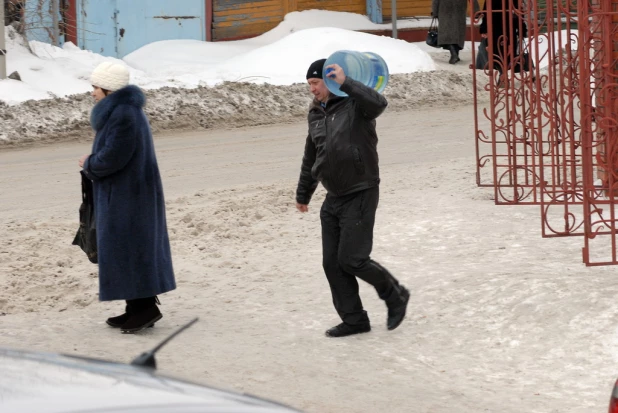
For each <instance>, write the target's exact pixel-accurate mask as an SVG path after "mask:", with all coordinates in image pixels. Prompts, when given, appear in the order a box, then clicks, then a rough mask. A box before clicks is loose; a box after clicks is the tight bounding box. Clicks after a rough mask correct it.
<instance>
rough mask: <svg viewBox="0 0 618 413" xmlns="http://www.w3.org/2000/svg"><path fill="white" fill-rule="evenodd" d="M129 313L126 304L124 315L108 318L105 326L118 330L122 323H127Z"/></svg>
mask: <svg viewBox="0 0 618 413" xmlns="http://www.w3.org/2000/svg"><path fill="white" fill-rule="evenodd" d="M130 312H131V310H130V308H129V304H127V306H126V307H125V310H124V314H122V315H119V316H116V317H110V318H108V319H107V321H106V323H107V325H108V326H110V327H114V328H120V327H121V326H122V325H123V324H124V323H126V322H127V321H129V317H131V315H130V314H129V313H130Z"/></svg>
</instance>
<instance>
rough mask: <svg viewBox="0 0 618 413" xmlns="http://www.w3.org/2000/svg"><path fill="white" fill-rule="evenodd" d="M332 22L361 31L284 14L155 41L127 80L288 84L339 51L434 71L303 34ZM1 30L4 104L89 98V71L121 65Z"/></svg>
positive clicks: (367, 45) (368, 39)
mask: <svg viewBox="0 0 618 413" xmlns="http://www.w3.org/2000/svg"><path fill="white" fill-rule="evenodd" d="M325 16H330V17H329V18H326V17H325ZM334 16H340V17H341V21H340V22H339V24H341V25H343V26H345V27H350V28H366V27H367V25H366V22H365V23H364V22H363V20H364V19H366V17H364V16H361V15H355V14H353V13H336V12H334V14H333V12H331V13H316V11H313V12H312V13H306V12H298V13H291V17H288V18H286V20H285V21H284V22H282V23H281V24H280V25H279V26H277V27H276V28H275V29H273V30H271V31H270V32H268V33H265V34H264V35H262V36H259V37H256V38H253V39H248V40H242V41H233V42H214V43H212V42H200V41H195V40H169V41H162V42H155V43H152V44H149V45H147V46H144V47H143V48H141V49H139V50H136V51H135V52H133V53H131V54H130V55H128V56H126V57H125V58H124V62H125V64H127V66H129V68H130V71H131V79H132V82H133V83H135V84H137V85H138V86H140V87H142V88H144V89H159V88H162V87H181V88H195V87H198V86H213V85H216V84H220V83H222V82H225V81H247V82H253V83H270V84H275V85H291V84H293V83H298V82H304V81H305V73H306V68H307V67H308V66H309V64H310V63H311V62H312V61H314V60H316V59H319V58H322V57H325V56H328V55H330V54H331V53H333V52H334V51H336V50H340V49H349V50H359V51H374V52H377V53H379V54H380V55H382V57H384V59H385V60H386V62H387V63H388V65H389V68H390V70H391V73H414V72H418V71H427V70H433V69H435V65H434V63H433V61H432V59H431V57H430V56H429V55H428V54H427V53H426V52H424V51H422V50H421V49H419V48H418V47H417V46H416V45H414V44H410V43H407V42H405V41H401V40H396V39H392V38H390V37H379V36H375V35H370V34H366V33H360V32H354V31H350V30H344V29H340V28H324V27H322V28H307V29H305V30H303V28H305V27H312V26H314V25H315V24H317V23H316V22H317V20H319V19H321V18H325V22H331V23H333V24H334V23H336V21H335V20H336V19H335V18H334ZM366 20H367V22H368V21H369V20H368V19H366ZM361 23H362V24H361ZM369 23H371V22H369ZM371 24H373V23H371ZM5 31H6V37H7V39H8V42H7V49H8V51H9V54H8V59H7V69H8V71H9V73H11V72H13V71H18V72H19V74H20V76H21V78H22V82H21V83H15V82H8V81H6V82H5V81H2V82H0V101H3V102H5V103H7V104H9V105H15V104H19V103H21V102H24V101H26V100H30V99H37V100H39V99H50V98H55V97H65V96H69V95H73V94H78V93H85V92H89V91H90V90H91V85H90V82H89V81H88V78H89V76H90V73H91V72H92V69H94V67H95V66H97V65H98V64H99V63H101V62H103V61H117V62H123V60H119V59H114V58H111V57H104V56H101V55H99V54H97V53H93V52H91V51H86V50H81V49H79V48H78V47H76V46H75V45H74V44H72V43H70V42H69V43H66V44H64V45H63V47H62V48H58V47H55V46H52V45H49V44H46V43H41V42H38V41H30V42H29V43H26V42H24V41H23V39H22V38H21V37H20V36H19V35H17V33H16V32H15V30H14V29H13V28H12V27H6V28H5Z"/></svg>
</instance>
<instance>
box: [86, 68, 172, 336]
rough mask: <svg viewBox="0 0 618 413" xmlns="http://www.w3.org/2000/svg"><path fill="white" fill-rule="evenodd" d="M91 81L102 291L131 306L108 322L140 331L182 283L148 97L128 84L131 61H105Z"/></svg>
mask: <svg viewBox="0 0 618 413" xmlns="http://www.w3.org/2000/svg"><path fill="white" fill-rule="evenodd" d="M91 83H92V86H93V88H94V90H93V92H92V96H93V97H94V98H95V100H96V101H97V104H96V105H95V107H94V108H93V110H92V113H91V116H90V123H91V125H92V127H93V129H94V130H95V132H96V137H95V140H94V144H93V146H92V154H90V155H85V156H84V157H82V158H81V159H80V161H79V165H80V166H81V167H82V168H83V170H84V173H85V174H86V176H87V177H88V178H90V179H91V180H92V182H93V191H94V202H95V210H94V211H95V216H96V228H97V247H98V260H99V299H100V300H101V301H111V300H126V303H127V305H126V311H125V313H124V314H122V315H120V316H117V317H111V318H109V319H108V320H107V324H109V325H110V326H112V327H119V328H120V329H121V331H122V332H123V333H133V332H137V331H140V330H142V329H144V328H147V327H151V326H152V325H154V323H155V322H156V321H158V320H160V319H161V317H162V315H161V312H160V311H159V308H158V307H157V304H158V298H157V295H159V294H163V293H165V292H168V291H171V290H173V289H175V288H176V282H175V279H174V271H173V268H172V257H171V252H170V243H169V238H168V234H167V224H166V218H165V201H164V197H163V187H162V184H161V176H160V174H159V167H158V165H157V158H156V155H155V150H154V144H153V139H152V133H151V131H150V126H149V123H148V119H147V118H146V115H145V114H144V111H143V110H142V108H143V106H144V104H145V101H146V98H145V96H144V94H143V92H142V91H141V90H140V89H139V88H138V87H137V86H133V85H129V72H128V70H127V68H126V67H125V66H123V65H121V64H118V63H111V62H104V63H102V64H100V65H99V66H98V67H97V68H96V69H95V70H94V72H93V73H92V76H91Z"/></svg>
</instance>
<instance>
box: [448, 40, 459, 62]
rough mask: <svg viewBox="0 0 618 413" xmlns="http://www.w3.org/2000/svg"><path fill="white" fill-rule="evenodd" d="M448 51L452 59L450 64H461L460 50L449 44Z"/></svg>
mask: <svg viewBox="0 0 618 413" xmlns="http://www.w3.org/2000/svg"><path fill="white" fill-rule="evenodd" d="M448 50H449V51H450V52H451V58H450V59H449V61H448V62H449V63H450V64H452V65H454V64H455V63H457V62H459V48H458V47H457V46H456V45H454V44H449V45H448Z"/></svg>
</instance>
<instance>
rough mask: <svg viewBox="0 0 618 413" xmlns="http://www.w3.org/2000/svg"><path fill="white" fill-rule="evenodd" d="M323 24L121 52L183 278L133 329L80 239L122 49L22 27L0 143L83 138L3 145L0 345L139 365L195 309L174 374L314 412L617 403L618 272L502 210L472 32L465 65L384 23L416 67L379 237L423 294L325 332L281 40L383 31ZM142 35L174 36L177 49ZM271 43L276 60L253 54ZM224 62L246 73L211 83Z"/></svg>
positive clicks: (385, 161) (398, 93) (403, 104)
mask: <svg viewBox="0 0 618 413" xmlns="http://www.w3.org/2000/svg"><path fill="white" fill-rule="evenodd" d="M299 16H304V14H302V13H299ZM292 17H294V16H292ZM313 17H315V16H313ZM322 17H323V16H322ZM348 17H349V16H348ZM357 17H358V16H357ZM357 17H355V19H356V18H357ZM325 21H326V20H325ZM342 21H346V22H348V20H347V19H344V20H342ZM350 21H352V17H350ZM340 23H341V21H340ZM361 23H362V24H367V23H366V21H360V20H357V21H355V23H354V24H358V25H359V26H360V25H361ZM313 24H314V22H313V21H311V20H308V21H307V22H302V21H299V20H297V21H294V19H291V20H290V19H286V21H285V22H284V23H282V25H280V26H279V28H278V29H279V30H278V31H277V29H275V30H273V31H272V32H269V34H268V36H267V35H264V36H262V37H260V38H256V39H250V40H246V41H242V42H228V43H226V44H221V43H213V44H204V43H202V42H187V41H183V42H180V43H177V42H160V43H159V44H157V45H149V46H146V47H145V48H144V49H142V50H139V51H136V52H135V53H134V54H132V55H131V56H128V57H127V59H126V60H127V64H131V65H132V66H135V67H133V68H132V75H133V79H134V81H135V82H136V83H138V84H140V85H141V86H143V87H144V88H146V89H147V91H146V92H147V95H148V106H147V113H148V116H149V119H150V120H151V123H152V125H153V128H154V130H155V133H156V139H157V153H158V157H159V159H160V165H161V168H162V173H163V175H164V176H163V180H164V186H165V188H166V199H167V208H168V217H169V228H170V234H171V242H172V249H173V254H174V263H175V268H176V271H177V277H178V285H179V288H178V290H177V291H175V292H173V293H170V294H166V295H165V296H164V297H162V302H163V306H162V310H163V313H164V315H165V316H164V318H163V320H162V321H161V322H160V323H158V324H157V326H156V328H154V329H150V330H152V331H147V332H145V333H144V334H139V335H134V336H121V335H119V334H118V332H117V331H116V330H112V329H110V328H107V327H106V326H105V325H104V319H105V318H106V317H107V316H108V315H111V314H114V315H115V314H116V312H117V311H119V310H121V309H122V306H121V305H120V306H119V304H118V303H99V302H98V301H97V297H96V292H97V277H96V267H94V266H93V265H91V264H90V263H88V262H87V260H86V259H85V257H84V256H83V254H81V252H80V251H79V250H78V249H76V248H77V247H75V246H72V245H70V242H71V240H72V237H73V236H74V231H75V223H76V219H77V206H78V204H79V202H80V200H79V196H80V195H79V174H78V167H77V159H78V157H79V156H80V155H82V154H83V153H86V152H87V151H88V150H89V148H90V144H91V142H90V141H89V139H90V138H91V137H92V131H91V130H90V128H89V125H88V114H89V112H90V110H91V108H92V106H93V102H92V100H91V99H90V98H89V97H88V95H87V92H88V91H89V90H90V84H89V82H88V76H89V74H90V70H91V69H92V68H93V67H94V66H95V65H96V64H98V63H99V62H100V61H102V60H107V59H108V58H103V57H101V56H99V55H97V54H94V53H91V52H88V51H81V50H78V49H77V48H75V47H74V46H72V45H65V46H64V47H63V48H62V49H59V48H53V47H51V46H49V45H44V44H41V43H36V42H31V43H30V44H29V45H26V44H23V43H20V40H19V38H17V37H14V36H13V37H12V38H11V39H9V45H8V46H9V51H10V52H11V53H12V56H13V60H12V63H10V64H13V65H15V66H10V65H9V70H11V69H12V70H19V71H20V74H21V75H22V77H23V78H24V82H16V81H2V82H0V122H1V123H0V143H14V144H15V145H16V146H20V145H22V144H24V143H27V142H36V143H39V142H44V141H58V140H60V139H61V138H63V137H68V136H72V137H80V138H81V139H82V142H78V143H76V142H70V143H62V144H56V145H49V146H44V147H39V148H26V147H20V150H8V149H7V150H0V239H1V240H3V242H2V245H1V248H0V285H1V286H2V287H3V288H2V289H0V320H1V321H2V322H1V323H0V337H2V339H1V340H0V341H1V343H0V345H6V346H11V347H19V348H28V349H35V350H43V351H60V352H65V353H70V354H79V355H86V356H94V357H101V358H106V359H113V360H118V361H129V360H130V359H131V358H133V357H134V356H135V355H137V354H138V353H140V352H141V351H143V350H145V349H147V348H151V347H152V346H153V345H154V343H156V342H158V341H160V340H161V339H162V338H163V337H165V336H166V335H167V334H169V333H170V332H171V331H173V329H174V328H176V327H177V326H178V325H181V324H183V323H184V322H186V321H188V320H189V319H190V318H192V317H194V316H199V317H200V318H201V321H200V323H198V324H197V325H196V326H195V327H194V328H192V329H190V330H189V331H187V332H186V333H184V334H183V335H181V336H180V337H178V338H177V339H176V340H174V341H173V342H172V343H170V345H169V347H166V348H165V349H164V350H163V351H162V352H161V353H160V358H159V365H160V366H161V369H162V371H163V372H165V373H173V374H176V375H180V376H183V377H186V378H190V379H192V380H197V381H200V382H208V383H211V384H215V385H221V386H223V387H229V388H233V389H235V390H242V391H248V392H251V393H255V394H258V395H261V396H265V397H271V398H274V399H277V400H280V401H283V402H286V403H289V404H292V405H294V406H296V407H299V408H301V409H303V410H305V411H307V412H311V413H313V412H316V413H317V412H320V413H328V412H350V413H367V412H375V411H381V410H386V411H389V412H394V413H400V412H401V413H410V412H414V413H416V412H423V413H425V412H434V413H443V412H452V411H457V412H462V413H468V412H470V413H477V412H501V413H520V412H527V413H528V412H529V413H550V412H560V413H567V412H569V413H588V412H596V411H604V410H606V406H607V401H608V398H609V394H610V391H611V386H612V385H613V380H614V379H615V376H616V362H618V351H616V344H617V343H618V330H617V328H616V322H615V320H616V316H617V315H618V306H617V304H616V299H615V297H616V293H618V283H616V277H615V268H612V267H593V268H586V267H584V266H583V264H582V263H581V256H580V254H581V252H580V249H581V239H580V238H577V237H566V238H558V239H542V238H541V237H540V227H541V225H540V219H539V210H538V208H537V207H523V206H521V207H515V206H514V207H496V206H494V205H493V202H492V194H491V191H489V190H486V189H483V188H478V187H476V185H475V177H474V167H475V153H474V141H473V136H474V130H473V122H472V116H473V112H472V106H471V105H470V103H471V101H472V88H471V84H472V82H471V73H470V70H469V69H468V64H469V63H470V55H469V53H470V49H471V45H470V44H467V47H466V49H465V50H464V52H462V62H461V64H458V65H454V66H451V65H448V64H447V63H446V60H447V59H448V52H445V51H443V50H439V49H431V48H428V47H427V46H425V45H424V44H419V45H402V44H400V43H401V42H398V41H393V40H392V39H391V40H388V39H380V38H375V37H374V38H372V41H375V42H376V43H375V45H376V47H378V46H377V45H378V43H377V42H380V43H379V47H380V48H384V52H383V55H388V53H391V52H392V53H393V55H396V54H397V53H396V52H399V51H404V50H405V51H406V53H410V55H411V56H413V57H414V59H412V60H414V61H413V62H411V61H410V60H408V57H409V56H403V57H402V56H396V57H394V58H391V60H390V61H389V65H392V67H393V68H395V67H400V68H401V70H402V72H401V73H399V74H395V75H394V76H393V77H392V79H391V82H390V83H389V86H388V88H387V89H386V90H385V96H386V97H387V99H388V101H389V108H388V110H387V112H386V113H385V115H383V116H382V117H380V118H379V119H378V131H379V134H380V155H381V171H382V175H383V184H382V194H383V196H382V197H381V201H380V202H381V204H380V209H379V211H378V220H377V228H376V246H375V249H374V256H375V257H376V258H377V259H378V260H379V261H380V262H382V263H383V264H384V265H386V266H388V268H389V269H391V270H392V271H393V272H394V273H395V274H396V275H397V276H398V277H399V278H400V280H401V281H402V283H404V284H405V285H406V286H408V287H410V290H411V291H412V294H413V298H412V300H411V303H410V307H409V308H410V311H409V315H408V317H407V319H406V321H405V322H404V323H403V324H402V326H401V327H400V328H399V329H397V330H396V331H394V332H388V331H386V329H385V326H384V320H385V308H384V305H383V303H382V302H381V301H380V300H378V298H377V297H376V296H375V293H374V292H373V291H371V290H370V288H368V287H367V286H366V285H362V286H361V292H362V297H363V300H364V303H365V305H366V307H367V309H368V311H369V312H370V314H371V317H372V322H373V326H374V329H373V331H372V332H371V333H370V334H367V335H363V336H362V337H352V338H349V339H343V340H335V341H333V340H326V338H325V337H324V336H323V331H324V330H325V329H326V328H328V327H330V326H331V325H333V324H334V323H336V322H337V321H338V320H337V316H336V314H335V313H334V310H333V309H332V303H331V298H330V295H329V291H328V286H327V283H326V281H325V279H324V276H323V275H322V269H321V264H320V258H319V257H320V240H319V216H318V215H319V214H318V211H319V201H320V200H321V199H322V198H323V196H324V191H323V189H319V190H318V191H317V193H316V196H315V199H314V200H313V202H312V205H311V206H310V212H309V214H307V215H301V214H297V213H296V212H295V209H294V203H293V191H294V186H295V180H296V179H297V176H298V168H299V162H300V157H301V156H302V146H303V143H304V139H303V137H304V134H305V133H306V122H303V121H302V118H303V117H304V116H306V109H307V104H308V101H309V97H308V96H307V90H306V86H305V85H304V84H303V82H304V70H305V69H304V68H305V67H306V65H301V64H300V63H299V62H296V61H294V60H295V59H299V58H300V57H299V55H296V54H294V52H289V51H286V53H287V55H286V59H287V60H289V61H283V59H281V60H278V59H277V58H276V56H277V55H276V54H277V53H280V51H281V50H282V48H283V47H286V48H289V47H293V46H294V47H296V46H299V47H304V48H305V50H306V51H307V50H310V51H311V53H315V54H316V56H317V57H322V56H318V53H327V52H328V49H321V48H319V47H322V46H319V47H318V46H316V45H315V44H314V43H312V42H310V41H309V39H308V38H307V37H309V36H306V35H308V34H314V35H315V36H321V35H323V34H324V33H325V32H326V31H329V33H331V34H332V33H345V36H344V37H345V38H346V39H348V38H349V39H352V36H356V35H357V34H358V33H355V34H352V33H350V32H347V31H343V32H342V31H341V30H344V29H371V28H372V27H358V26H355V27H351V26H346V27H343V28H342V27H339V28H338V29H334V28H328V29H316V28H315V27H313ZM329 24H330V23H329ZM286 25H288V26H286ZM400 27H401V26H400ZM301 29H302V30H301ZM9 35H10V33H9ZM288 35H289V36H288ZM348 35H349V36H350V37H348ZM359 35H362V34H359ZM363 36H364V35H363ZM353 39H354V42H358V41H362V42H365V40H364V39H365V37H362V39H361V38H360V37H354V38H353ZM359 39H361V40H359ZM382 42H386V43H382ZM367 44H368V43H362V47H363V49H364V47H365V46H366V45H367ZM180 46H182V47H180ZM330 46H331V45H328V47H330ZM351 46H353V45H350V47H351ZM404 46H405V47H406V48H405V49H400V47H402V48H403V47H404ZM410 46H413V47H411V48H410ZM28 47H30V48H31V49H32V51H33V52H34V54H33V53H30V51H29V50H28ZM338 47H341V45H338ZM346 47H347V46H346ZM149 48H151V50H155V51H157V52H159V51H160V50H163V49H160V48H164V49H165V50H166V53H167V55H166V59H162V58H161V57H162V56H164V55H165V54H164V53H154V52H152V51H151V52H148V49H149ZM380 50H382V49H380ZM176 51H180V52H181V53H178V54H173V53H175V52H176ZM187 53H190V54H191V56H192V57H194V59H186V54H187ZM140 54H142V55H141V57H140ZM272 54H275V55H272ZM381 54H382V53H381ZM152 55H157V56H158V57H159V58H158V59H151V58H150V56H152ZM428 56H429V57H431V60H432V61H431V62H430V63H431V64H432V65H433V68H430V67H429V63H427V62H428V61H427V60H426V59H427V57H428ZM317 57H315V58H317ZM268 58H270V59H271V60H272V61H273V62H275V63H278V64H279V65H281V67H277V65H274V67H270V66H269V65H268V64H267V63H268V62H266V63H264V64H263V65H261V63H260V62H262V61H263V59H268ZM182 59H185V60H182ZM209 59H210V60H209ZM260 59H261V60H260ZM312 59H313V57H311V58H309V57H307V60H308V61H309V60H312ZM387 60H388V59H387ZM9 62H11V60H10V59H9ZM230 62H231V63H230ZM419 62H426V63H427V66H424V63H423V64H420V63H419ZM417 63H419V64H418V65H417V66H414V64H417ZM398 65H399V66H398ZM301 66H302V71H300V69H301ZM223 68H228V69H230V71H233V70H236V69H238V68H240V69H242V70H240V71H237V72H233V73H228V72H226V71H225V70H223ZM247 68H251V69H252V70H251V71H249V70H247ZM283 69H285V70H283ZM433 69H436V70H433ZM407 70H416V71H414V72H413V73H408V72H406V71H407ZM297 72H298V73H297ZM225 76H230V78H232V79H236V78H237V77H240V78H243V77H248V78H247V79H245V80H246V81H247V80H249V78H250V80H251V82H252V83H243V82H238V83H236V82H232V83H229V82H228V83H223V84H217V85H216V86H206V85H211V84H213V83H218V82H221V81H222V80H225ZM257 76H265V77H257ZM294 76H300V79H299V80H294V79H295V78H294ZM272 78H275V80H272ZM265 79H266V80H265ZM261 82H266V83H275V84H274V85H269V84H266V85H262V84H260V83H261ZM278 82H279V83H278ZM286 82H288V83H289V82H291V83H295V82H299V83H298V84H285V83H286ZM179 86H180V87H179ZM479 88H482V85H479ZM69 91H70V93H69ZM479 91H481V92H482V90H479ZM72 93H76V95H74V96H72V97H71V98H67V99H61V98H54V99H49V97H51V96H65V95H67V94H72ZM52 94H53V95H52ZM486 96H487V93H485V94H483V93H481V94H480V95H479V97H480V98H481V99H482V98H486ZM26 99H35V100H31V101H28V102H24V100H26ZM3 102H4V103H3ZM7 103H9V104H10V106H9V105H7ZM273 123H275V125H272V124H273ZM265 124H271V126H262V127H252V128H239V127H242V126H255V125H265ZM225 128H228V129H231V128H236V129H233V130H224V129H225ZM165 129H174V130H175V132H174V133H171V134H164V133H161V132H160V131H162V130H165ZM179 129H187V130H191V132H188V133H179V132H178V130H179ZM2 149H4V148H2ZM614 290H616V291H614ZM188 360H189V361H190V362H188ZM350 378H353V380H351V379H350ZM0 410H1V408H0Z"/></svg>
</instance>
